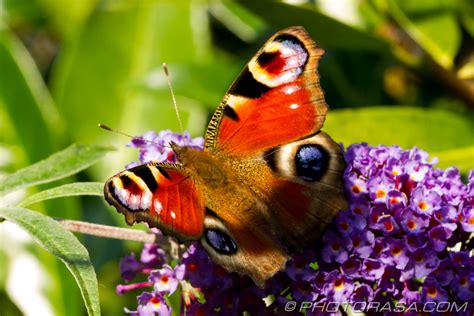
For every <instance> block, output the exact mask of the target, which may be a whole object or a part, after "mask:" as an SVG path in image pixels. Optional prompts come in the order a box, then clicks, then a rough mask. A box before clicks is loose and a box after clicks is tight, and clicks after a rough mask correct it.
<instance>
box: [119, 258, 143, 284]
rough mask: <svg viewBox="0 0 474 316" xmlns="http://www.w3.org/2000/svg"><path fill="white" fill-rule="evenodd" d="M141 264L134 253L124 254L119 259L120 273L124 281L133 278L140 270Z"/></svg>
mask: <svg viewBox="0 0 474 316" xmlns="http://www.w3.org/2000/svg"><path fill="white" fill-rule="evenodd" d="M142 268H143V265H142V264H141V262H139V261H138V260H137V258H136V257H135V255H134V254H131V255H130V256H125V257H123V258H122V259H121V260H120V275H121V276H122V279H124V280H125V281H131V280H133V279H134V278H135V277H136V276H137V275H138V274H139V273H140V272H141V270H142Z"/></svg>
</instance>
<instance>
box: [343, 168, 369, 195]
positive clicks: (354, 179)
mask: <svg viewBox="0 0 474 316" xmlns="http://www.w3.org/2000/svg"><path fill="white" fill-rule="evenodd" d="M345 186H346V190H347V191H349V192H351V193H352V194H353V195H354V196H359V195H363V194H366V193H367V182H366V181H365V180H363V179H360V178H359V176H358V175H357V174H356V173H351V174H349V175H348V176H347V177H346V182H345Z"/></svg>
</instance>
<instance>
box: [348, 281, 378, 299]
mask: <svg viewBox="0 0 474 316" xmlns="http://www.w3.org/2000/svg"><path fill="white" fill-rule="evenodd" d="M373 299H374V290H373V289H372V288H371V287H370V286H369V285H367V284H365V283H361V284H359V285H356V286H355V287H354V292H352V296H351V299H350V302H371V301H372V300H373Z"/></svg>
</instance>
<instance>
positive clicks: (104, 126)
mask: <svg viewBox="0 0 474 316" xmlns="http://www.w3.org/2000/svg"><path fill="white" fill-rule="evenodd" d="M97 125H98V126H99V127H100V128H102V129H105V130H106V131H109V132H114V133H117V134H120V135H123V136H125V137H128V138H131V139H134V138H137V137H136V136H132V135H130V134H127V133H124V132H122V131H119V130H116V129H114V128H111V127H109V126H107V125H105V124H102V123H99V124H97ZM139 138H141V139H142V140H143V141H144V142H146V143H149V144H153V145H158V146H163V145H160V144H158V143H156V142H154V141H152V140H146V139H143V137H139ZM164 147H170V146H164ZM170 148H171V147H170Z"/></svg>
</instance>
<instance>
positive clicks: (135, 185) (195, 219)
mask: <svg viewBox="0 0 474 316" xmlns="http://www.w3.org/2000/svg"><path fill="white" fill-rule="evenodd" d="M104 195H105V197H106V200H107V201H108V202H109V204H112V205H113V206H115V208H117V210H118V211H119V212H121V213H123V214H124V215H125V217H126V220H127V223H128V224H129V225H132V224H133V223H135V222H147V223H148V225H149V226H150V227H158V228H159V229H161V230H162V231H163V232H165V233H167V234H169V235H172V236H174V237H176V238H177V239H178V240H180V241H186V240H197V239H199V238H200V237H201V234H202V229H203V223H204V206H203V203H202V197H201V192H200V191H199V190H197V188H196V186H195V183H194V180H193V179H192V177H190V176H189V175H188V174H187V173H186V171H185V169H183V168H182V167H181V166H180V165H177V164H171V163H158V164H154V163H152V164H144V165H140V166H137V167H134V168H131V169H128V170H125V171H122V172H121V173H119V174H117V175H115V176H113V177H112V178H110V179H109V180H108V181H107V183H106V184H105V187H104Z"/></svg>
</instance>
